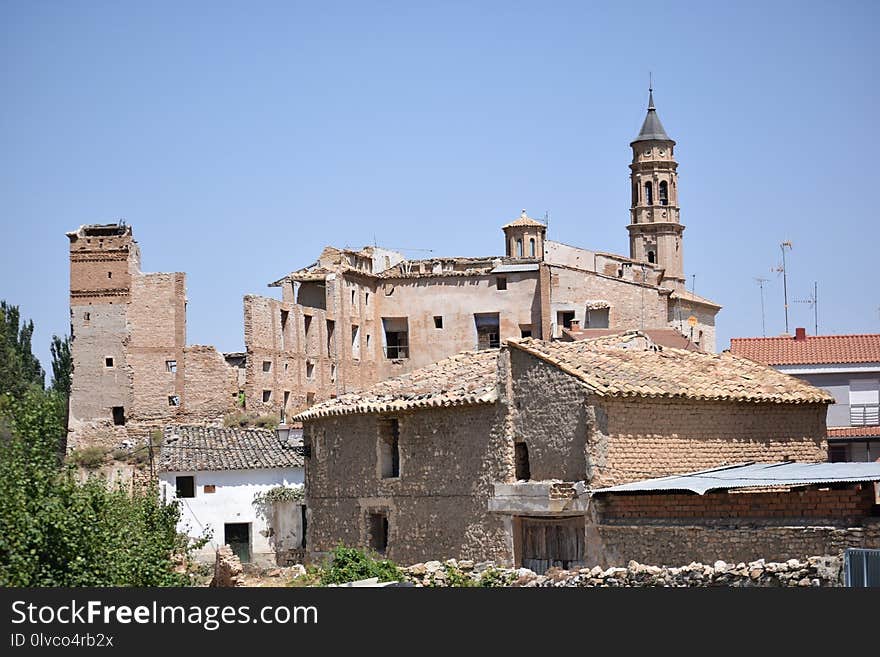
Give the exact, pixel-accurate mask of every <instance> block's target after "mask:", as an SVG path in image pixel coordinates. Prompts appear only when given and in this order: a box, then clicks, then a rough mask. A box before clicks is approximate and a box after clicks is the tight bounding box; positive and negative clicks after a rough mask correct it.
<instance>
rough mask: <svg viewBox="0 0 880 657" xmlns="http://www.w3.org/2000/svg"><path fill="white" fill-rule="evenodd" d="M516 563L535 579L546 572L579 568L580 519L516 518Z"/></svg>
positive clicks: (581, 555)
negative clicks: (517, 535) (517, 552)
mask: <svg viewBox="0 0 880 657" xmlns="http://www.w3.org/2000/svg"><path fill="white" fill-rule="evenodd" d="M519 525H520V527H519V539H520V540H519V545H520V550H519V554H520V562H521V563H522V567H523V568H529V569H531V570H533V571H535V572H536V573H538V574H539V575H540V574H542V573H544V572H546V571H547V570H548V569H549V568H552V567H554V566H555V567H557V568H563V569H565V570H570V569H572V568H579V567H581V566H584V565H585V562H584V517H583V516H577V517H574V518H519Z"/></svg>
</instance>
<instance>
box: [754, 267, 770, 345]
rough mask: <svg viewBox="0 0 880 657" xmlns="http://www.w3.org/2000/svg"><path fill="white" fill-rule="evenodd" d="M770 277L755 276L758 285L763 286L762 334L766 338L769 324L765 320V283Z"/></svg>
mask: <svg viewBox="0 0 880 657" xmlns="http://www.w3.org/2000/svg"><path fill="white" fill-rule="evenodd" d="M769 280H770V279H768V278H761V277H760V276H756V277H755V282H756V283H757V284H758V287H760V288H761V335H762V336H764V337H765V338H766V337H767V325H766V324H765V322H764V283H766V282H768V281H769Z"/></svg>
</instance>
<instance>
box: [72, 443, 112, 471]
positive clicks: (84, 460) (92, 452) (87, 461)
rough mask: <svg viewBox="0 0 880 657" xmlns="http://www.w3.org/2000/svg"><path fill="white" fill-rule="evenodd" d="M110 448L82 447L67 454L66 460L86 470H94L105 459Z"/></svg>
mask: <svg viewBox="0 0 880 657" xmlns="http://www.w3.org/2000/svg"><path fill="white" fill-rule="evenodd" d="M109 453H110V450H109V449H107V448H106V447H98V446H93V447H83V448H82V449H77V450H74V451H72V452H71V453H70V454H68V455H67V462H68V463H71V464H73V465H78V466H79V467H81V468H85V469H86V470H95V469H97V468H99V467H100V466H101V465H103V463H104V462H105V461H106V460H107V454H109Z"/></svg>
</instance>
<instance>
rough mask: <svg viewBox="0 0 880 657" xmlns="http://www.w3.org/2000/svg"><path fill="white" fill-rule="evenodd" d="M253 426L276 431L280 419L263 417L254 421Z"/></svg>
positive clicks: (268, 416) (272, 416)
mask: <svg viewBox="0 0 880 657" xmlns="http://www.w3.org/2000/svg"><path fill="white" fill-rule="evenodd" d="M253 424H254V426H255V427H259V428H260V429H274V428H275V427H277V426H278V417H277V416H275V415H261V416H260V417H258V418H257V419H256V420H254V423H253Z"/></svg>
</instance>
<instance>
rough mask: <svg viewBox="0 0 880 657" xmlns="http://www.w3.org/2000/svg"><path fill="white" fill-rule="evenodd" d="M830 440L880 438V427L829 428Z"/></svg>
mask: <svg viewBox="0 0 880 657" xmlns="http://www.w3.org/2000/svg"><path fill="white" fill-rule="evenodd" d="M828 437H829V438H880V427H878V426H873V427H828Z"/></svg>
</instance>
